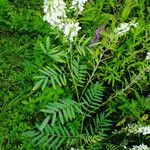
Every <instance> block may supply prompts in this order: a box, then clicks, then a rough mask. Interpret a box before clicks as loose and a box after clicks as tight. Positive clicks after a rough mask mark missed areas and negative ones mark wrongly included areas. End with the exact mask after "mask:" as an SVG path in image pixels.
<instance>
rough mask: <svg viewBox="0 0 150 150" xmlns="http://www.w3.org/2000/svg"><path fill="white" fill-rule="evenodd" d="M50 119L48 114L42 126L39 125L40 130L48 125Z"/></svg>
mask: <svg viewBox="0 0 150 150" xmlns="http://www.w3.org/2000/svg"><path fill="white" fill-rule="evenodd" d="M49 119H50V116H47V117H46V118H45V120H44V121H43V123H42V124H41V126H40V127H39V130H40V131H42V130H43V129H44V128H45V126H46V125H47V123H48V121H49Z"/></svg>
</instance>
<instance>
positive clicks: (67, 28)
mask: <svg viewBox="0 0 150 150" xmlns="http://www.w3.org/2000/svg"><path fill="white" fill-rule="evenodd" d="M86 1H87V0H73V1H72V6H71V8H73V9H74V10H75V11H78V14H81V12H82V11H83V9H84V4H85V3H86ZM44 13H45V15H44V17H43V19H44V21H47V22H48V23H50V25H51V26H53V27H58V28H59V30H61V31H62V32H63V33H64V35H65V37H66V38H67V39H69V40H70V41H73V38H74V37H75V36H77V34H78V31H79V30H80V29H81V27H80V26H79V22H74V21H73V20H72V19H68V18H67V15H66V4H65V3H64V1H63V0H44Z"/></svg>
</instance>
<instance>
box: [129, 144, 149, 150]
mask: <svg viewBox="0 0 150 150" xmlns="http://www.w3.org/2000/svg"><path fill="white" fill-rule="evenodd" d="M129 150H150V148H148V147H147V145H144V144H141V145H139V146H133V148H130V149H129Z"/></svg>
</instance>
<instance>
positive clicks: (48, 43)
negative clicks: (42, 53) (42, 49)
mask: <svg viewBox="0 0 150 150" xmlns="http://www.w3.org/2000/svg"><path fill="white" fill-rule="evenodd" d="M49 47H50V38H49V37H47V38H46V49H47V50H48V49H49Z"/></svg>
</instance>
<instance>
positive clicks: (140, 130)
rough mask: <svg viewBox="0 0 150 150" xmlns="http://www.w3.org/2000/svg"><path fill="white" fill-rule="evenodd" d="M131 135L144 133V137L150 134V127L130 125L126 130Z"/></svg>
mask: <svg viewBox="0 0 150 150" xmlns="http://www.w3.org/2000/svg"><path fill="white" fill-rule="evenodd" d="M125 129H126V130H127V131H128V132H129V133H130V134H131V133H133V134H138V133H142V134H143V135H147V134H150V126H141V125H140V126H138V125H136V124H132V125H128V126H127V127H126V128H125Z"/></svg>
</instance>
